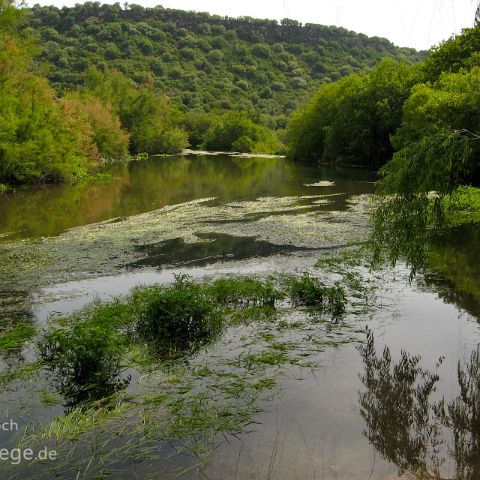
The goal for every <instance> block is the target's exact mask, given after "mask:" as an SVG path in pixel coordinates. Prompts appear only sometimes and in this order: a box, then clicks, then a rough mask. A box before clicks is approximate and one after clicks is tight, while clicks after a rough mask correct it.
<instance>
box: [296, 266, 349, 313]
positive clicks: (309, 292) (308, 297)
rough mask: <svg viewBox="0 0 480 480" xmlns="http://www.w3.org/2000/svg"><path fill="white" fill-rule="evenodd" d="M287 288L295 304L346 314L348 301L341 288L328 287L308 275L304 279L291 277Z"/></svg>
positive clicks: (304, 275)
mask: <svg viewBox="0 0 480 480" xmlns="http://www.w3.org/2000/svg"><path fill="white" fill-rule="evenodd" d="M287 287H288V290H289V294H290V297H291V299H292V301H293V303H294V304H296V305H303V306H305V307H312V308H318V309H321V310H322V311H325V312H328V313H331V314H332V315H334V316H340V315H342V314H343V313H345V307H346V303H347V299H346V296H345V291H344V289H343V288H341V287H339V286H334V287H327V286H325V285H324V284H323V283H322V282H320V280H318V279H317V278H314V277H311V276H310V275H309V274H308V273H305V274H303V276H302V277H300V278H297V277H289V278H288V279H287Z"/></svg>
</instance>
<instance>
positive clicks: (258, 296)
mask: <svg viewBox="0 0 480 480" xmlns="http://www.w3.org/2000/svg"><path fill="white" fill-rule="evenodd" d="M208 291H209V293H210V295H212V297H213V298H214V299H215V300H216V301H217V302H219V303H221V304H222V305H228V306H233V307H242V308H246V307H274V306H275V301H276V300H279V299H280V298H282V294H281V292H279V291H278V290H277V289H275V287H274V285H273V283H272V282H271V281H261V280H258V279H256V278H252V277H238V278H221V279H220V280H217V281H215V282H214V283H213V284H212V285H211V286H210V287H209V289H208Z"/></svg>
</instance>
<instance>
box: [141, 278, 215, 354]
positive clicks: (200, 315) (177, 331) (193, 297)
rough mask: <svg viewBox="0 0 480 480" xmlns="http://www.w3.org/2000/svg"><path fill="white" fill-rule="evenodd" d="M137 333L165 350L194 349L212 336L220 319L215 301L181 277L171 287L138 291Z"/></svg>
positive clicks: (198, 287) (197, 286) (169, 351)
mask: <svg viewBox="0 0 480 480" xmlns="http://www.w3.org/2000/svg"><path fill="white" fill-rule="evenodd" d="M134 301H135V302H136V303H137V304H138V305H139V311H138V320H137V322H136V324H135V331H136V333H137V334H138V335H139V336H140V337H141V338H144V339H145V340H148V341H150V342H152V343H154V344H155V346H156V347H159V348H160V349H161V350H164V351H166V352H168V353H170V354H171V353H174V352H175V351H177V350H185V349H188V348H195V347H197V346H199V345H201V344H202V343H204V342H206V341H207V340H209V339H211V338H212V337H214V336H215V335H216V334H217V333H218V332H219V331H220V328H221V324H222V319H221V316H220V314H219V311H218V308H217V306H216V304H215V303H214V302H213V301H212V300H211V299H210V298H208V297H207V296H206V295H205V294H204V292H202V289H201V287H200V286H199V285H195V284H194V283H193V282H191V280H190V279H188V278H187V277H184V276H180V277H177V279H176V281H175V284H174V285H173V286H171V287H166V288H165V287H154V288H151V289H147V290H144V291H143V292H138V293H137V295H136V297H134Z"/></svg>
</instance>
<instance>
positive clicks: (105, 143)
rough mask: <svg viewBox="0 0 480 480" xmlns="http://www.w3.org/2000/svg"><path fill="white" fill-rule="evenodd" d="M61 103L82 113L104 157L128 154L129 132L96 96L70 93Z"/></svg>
mask: <svg viewBox="0 0 480 480" xmlns="http://www.w3.org/2000/svg"><path fill="white" fill-rule="evenodd" d="M63 103H64V104H65V105H66V106H67V107H70V108H72V109H73V110H75V111H76V112H78V115H83V116H84V117H85V118H86V120H87V122H88V123H89V124H90V126H91V128H92V130H93V141H94V142H95V145H96V146H97V149H98V153H99V154H100V155H101V156H102V157H103V158H105V159H119V158H122V157H125V156H126V155H127V154H128V144H129V140H130V136H129V134H128V133H127V132H126V131H125V130H123V129H122V127H121V125H120V119H119V118H118V116H117V115H115V114H114V113H113V112H112V109H111V108H110V107H109V106H106V105H104V104H103V103H102V102H101V101H100V100H99V99H98V98H94V97H88V96H87V97H80V96H78V95H72V96H69V97H67V98H64V99H63Z"/></svg>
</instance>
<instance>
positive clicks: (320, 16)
mask: <svg viewBox="0 0 480 480" xmlns="http://www.w3.org/2000/svg"><path fill="white" fill-rule="evenodd" d="M123 1H124V0H120V3H122V4H123ZM37 2H38V3H40V4H42V5H51V4H53V5H56V6H58V7H60V6H62V5H68V6H72V5H74V4H75V3H82V2H81V1H79V0H30V1H29V4H30V5H33V4H34V3H37ZM102 3H115V0H103V2H102ZM129 3H137V4H140V5H143V6H149V7H151V6H155V5H158V4H160V5H163V6H164V7H169V8H179V9H182V10H196V11H201V12H209V13H215V14H219V15H228V16H231V17H238V16H251V17H256V18H272V19H277V20H280V19H282V18H285V17H288V18H293V19H296V20H299V21H301V22H303V23H320V24H323V25H338V26H341V27H345V28H347V29H349V30H354V31H356V32H361V33H365V34H367V35H369V36H374V35H377V36H379V37H385V38H388V39H389V40H391V41H392V42H394V43H395V44H396V45H399V46H407V47H415V48H417V49H427V48H429V47H430V46H432V45H435V44H438V43H439V42H440V41H442V40H446V39H447V38H449V37H450V36H451V35H452V34H453V33H459V32H460V31H461V30H462V28H465V27H471V26H472V25H473V21H474V17H475V10H476V4H477V1H476V0H363V1H362V0H234V1H229V0H130V2H129Z"/></svg>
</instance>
